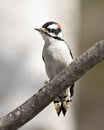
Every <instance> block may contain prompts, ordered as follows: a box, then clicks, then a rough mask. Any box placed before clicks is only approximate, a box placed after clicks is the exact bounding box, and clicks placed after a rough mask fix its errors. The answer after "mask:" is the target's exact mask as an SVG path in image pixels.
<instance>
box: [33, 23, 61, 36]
mask: <svg viewBox="0 0 104 130" xmlns="http://www.w3.org/2000/svg"><path fill="white" fill-rule="evenodd" d="M35 30H37V31H39V32H40V34H41V35H42V37H43V38H45V37H53V38H59V39H62V30H61V26H60V24H58V23H56V22H47V23H45V24H44V25H43V26H42V27H41V28H35Z"/></svg>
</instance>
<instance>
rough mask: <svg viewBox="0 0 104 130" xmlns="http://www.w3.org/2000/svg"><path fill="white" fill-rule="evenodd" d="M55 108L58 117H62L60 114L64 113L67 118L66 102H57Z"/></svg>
mask: <svg viewBox="0 0 104 130" xmlns="http://www.w3.org/2000/svg"><path fill="white" fill-rule="evenodd" d="M54 106H55V109H56V112H57V115H58V116H60V113H61V112H62V113H63V115H64V116H65V114H66V112H67V109H68V106H65V101H64V102H56V101H54Z"/></svg>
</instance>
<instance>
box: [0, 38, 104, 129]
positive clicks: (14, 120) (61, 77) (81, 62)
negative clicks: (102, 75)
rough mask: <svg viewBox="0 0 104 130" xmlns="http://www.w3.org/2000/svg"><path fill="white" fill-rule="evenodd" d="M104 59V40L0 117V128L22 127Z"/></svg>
mask: <svg viewBox="0 0 104 130" xmlns="http://www.w3.org/2000/svg"><path fill="white" fill-rule="evenodd" d="M102 60H104V40H103V41H100V42H98V43H96V44H95V45H94V46H93V47H91V48H90V49H89V50H87V51H86V52H85V53H83V54H82V55H81V56H80V57H78V58H77V59H75V60H74V62H72V63H71V64H70V65H69V66H68V67H67V68H65V69H64V70H63V71H62V72H60V74H58V75H57V76H55V77H54V78H53V79H52V80H51V81H50V82H49V83H47V84H46V85H44V87H43V88H41V89H40V90H39V91H38V93H37V94H34V95H33V96H32V97H31V98H30V99H28V100H27V101H26V102H25V103H23V104H22V105H20V106H19V107H18V108H16V109H14V110H13V111H12V112H10V113H9V114H8V115H6V116H4V117H2V118H0V130H16V129H18V128H20V127H21V126H22V125H24V124H25V123H26V122H28V121H29V120H31V119H32V118H33V117H35V116H36V115H37V114H38V113H39V112H40V111H42V110H43V109H44V108H45V107H46V106H47V105H49V104H50V102H51V101H53V100H54V99H55V98H56V97H57V96H58V95H59V94H60V93H62V92H63V91H64V90H65V89H67V88H68V87H69V86H70V85H71V84H73V83H74V82H75V81H77V80H78V79H79V78H81V76H83V75H84V74H85V73H86V72H87V71H88V70H90V69H91V68H92V67H94V66H95V65H96V64H97V63H99V62H100V61H102ZM43 99H44V100H43Z"/></svg>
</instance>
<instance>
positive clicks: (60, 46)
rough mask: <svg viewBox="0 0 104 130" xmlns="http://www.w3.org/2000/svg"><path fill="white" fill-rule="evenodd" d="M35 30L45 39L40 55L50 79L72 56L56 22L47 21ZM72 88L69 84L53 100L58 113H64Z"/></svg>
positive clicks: (71, 94) (69, 61)
mask: <svg viewBox="0 0 104 130" xmlns="http://www.w3.org/2000/svg"><path fill="white" fill-rule="evenodd" d="M36 30H37V31H39V32H40V34H41V35H42V37H43V39H44V41H45V44H44V48H43V53H42V57H43V60H44V63H45V68H46V73H47V75H48V77H49V79H50V80H51V79H52V78H54V77H55V76H56V75H57V74H58V73H60V72H61V71H62V70H63V69H64V68H65V67H67V66H68V65H69V64H70V63H71V62H72V61H73V56H72V53H71V50H70V48H69V46H68V44H67V43H66V42H65V41H64V40H63V39H62V30H61V26H60V25H59V24H58V23H56V22H47V23H45V24H44V25H43V26H42V28H39V29H36ZM58 87H60V86H58ZM73 88H74V85H71V86H70V87H69V88H68V89H66V90H65V91H64V92H63V93H61V94H60V95H59V96H58V97H57V98H56V99H55V100H54V106H55V109H56V111H57V114H58V115H60V113H61V111H62V113H63V114H64V115H65V114H66V111H67V109H68V108H69V104H70V102H71V98H72V96H73V92H74V89H73Z"/></svg>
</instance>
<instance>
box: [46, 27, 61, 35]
mask: <svg viewBox="0 0 104 130" xmlns="http://www.w3.org/2000/svg"><path fill="white" fill-rule="evenodd" d="M47 31H48V32H49V33H54V34H56V35H57V34H58V33H59V32H61V29H60V28H58V29H50V28H47Z"/></svg>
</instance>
